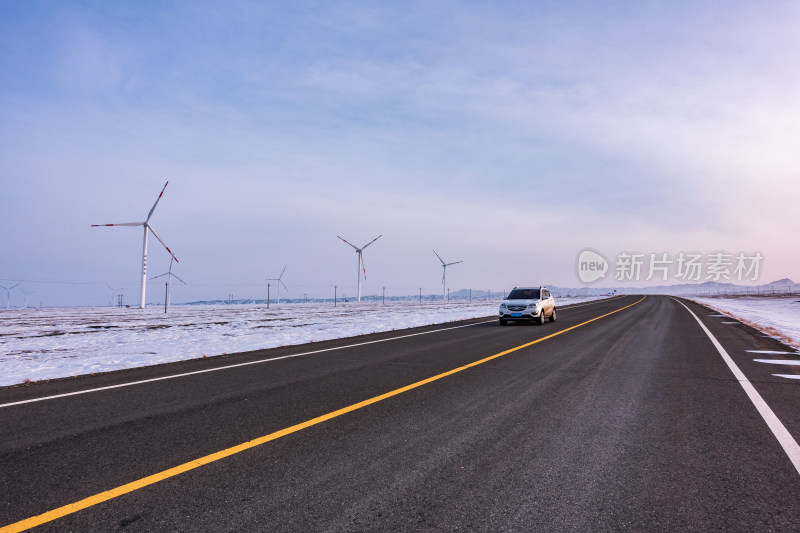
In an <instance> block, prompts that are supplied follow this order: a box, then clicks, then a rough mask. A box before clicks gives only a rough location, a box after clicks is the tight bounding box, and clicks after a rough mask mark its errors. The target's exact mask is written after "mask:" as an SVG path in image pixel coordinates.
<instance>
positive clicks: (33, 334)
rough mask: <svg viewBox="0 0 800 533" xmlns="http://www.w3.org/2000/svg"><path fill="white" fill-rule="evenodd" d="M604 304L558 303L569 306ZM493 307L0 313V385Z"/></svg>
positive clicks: (423, 322)
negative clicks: (576, 304) (573, 304)
mask: <svg viewBox="0 0 800 533" xmlns="http://www.w3.org/2000/svg"><path fill="white" fill-rule="evenodd" d="M599 298H603V297H586V298H559V299H558V300H556V304H557V305H568V304H571V303H578V302H582V301H588V300H594V299H599ZM498 305H499V302H497V301H485V300H483V301H481V302H462V301H459V302H450V303H442V302H422V303H416V302H401V303H392V304H389V305H386V306H383V305H380V304H374V303H362V304H354V303H348V304H339V305H338V306H337V307H334V306H333V305H332V304H330V303H309V304H300V303H296V304H281V305H278V306H276V305H272V306H271V307H270V308H269V309H267V307H266V306H264V305H250V306H246V305H233V306H215V305H207V306H173V307H172V308H170V310H169V313H166V314H165V313H164V310H163V308H160V307H148V308H147V309H118V308H111V307H97V308H74V309H17V310H14V309H12V310H10V311H5V312H0V386H4V385H13V384H17V383H23V382H25V381H38V380H42V379H52V378H60V377H68V376H77V375H81V374H91V373H95V372H109V371H112V370H121V369H124V368H135V367H140V366H147V365H155V364H160V363H169V362H172V361H181V360H185V359H193V358H196V357H203V356H204V355H209V356H211V355H220V354H224V353H235V352H244V351H249V350H259V349H263V348H275V347H278V346H288V345H297V344H305V343H308V342H315V341H323V340H331V339H339V338H342V337H351V336H355V335H363V334H368V333H376V332H383V331H392V330H398V329H406V328H413V327H417V326H427V325H430V324H438V323H443V322H453V321H456V320H464V319H469V318H479V317H484V316H496V314H497V306H498Z"/></svg>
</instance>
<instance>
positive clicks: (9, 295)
mask: <svg viewBox="0 0 800 533" xmlns="http://www.w3.org/2000/svg"><path fill="white" fill-rule="evenodd" d="M18 286H19V283H15V284H14V285H12V286H10V287H4V286H2V285H0V289H5V291H6V311H8V308H9V306H10V305H11V289H13V288H14V287H18Z"/></svg>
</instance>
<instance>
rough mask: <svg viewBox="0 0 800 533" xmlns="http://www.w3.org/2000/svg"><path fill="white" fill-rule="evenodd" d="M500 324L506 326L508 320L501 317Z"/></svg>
mask: <svg viewBox="0 0 800 533" xmlns="http://www.w3.org/2000/svg"><path fill="white" fill-rule="evenodd" d="M500 325H501V326H507V325H508V320H506V319H505V318H501V319H500Z"/></svg>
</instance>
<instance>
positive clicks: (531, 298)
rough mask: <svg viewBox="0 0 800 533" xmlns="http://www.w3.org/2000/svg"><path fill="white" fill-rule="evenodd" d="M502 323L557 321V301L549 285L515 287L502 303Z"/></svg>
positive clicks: (500, 312) (500, 313)
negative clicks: (512, 321) (511, 321)
mask: <svg viewBox="0 0 800 533" xmlns="http://www.w3.org/2000/svg"><path fill="white" fill-rule="evenodd" d="M499 315H500V324H501V325H503V326H505V325H507V324H508V321H509V320H520V321H522V320H535V321H537V322H539V324H544V322H545V320H547V319H548V318H549V319H550V322H555V321H556V302H555V300H554V299H553V295H552V294H550V291H549V290H548V289H547V287H514V289H513V290H512V291H511V292H510V293H509V294H508V296H506V297H505V298H504V299H503V303H501V304H500V311H499Z"/></svg>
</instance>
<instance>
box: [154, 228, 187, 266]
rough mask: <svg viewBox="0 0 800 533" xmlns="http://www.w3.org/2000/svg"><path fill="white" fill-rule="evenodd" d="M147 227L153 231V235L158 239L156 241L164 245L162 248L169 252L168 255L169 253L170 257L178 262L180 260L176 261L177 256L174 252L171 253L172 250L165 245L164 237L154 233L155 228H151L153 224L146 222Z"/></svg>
mask: <svg viewBox="0 0 800 533" xmlns="http://www.w3.org/2000/svg"><path fill="white" fill-rule="evenodd" d="M147 229H149V230H150V231H151V232H152V233H153V235H155V237H156V239H158V241H159V242H160V243H161V244H163V245H164V248H166V249H167V251H168V252H169V255H171V256H172V258H173V259H175V262H176V263H180V261H178V258H177V257H175V254H173V253H172V250H170V249H169V246H167V243H165V242H164V239H162V238H161V237H159V236H158V233H156V230H154V229H153V226H151V225H150V224H147Z"/></svg>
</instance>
